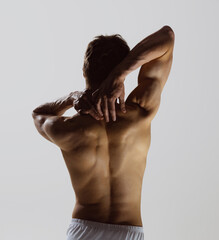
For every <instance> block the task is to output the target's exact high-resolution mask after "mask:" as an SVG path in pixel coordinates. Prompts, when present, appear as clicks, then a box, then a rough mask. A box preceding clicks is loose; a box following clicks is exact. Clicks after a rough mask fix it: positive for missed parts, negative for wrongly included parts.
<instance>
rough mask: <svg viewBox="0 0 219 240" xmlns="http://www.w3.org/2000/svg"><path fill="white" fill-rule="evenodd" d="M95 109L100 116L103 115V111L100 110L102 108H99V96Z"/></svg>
mask: <svg viewBox="0 0 219 240" xmlns="http://www.w3.org/2000/svg"><path fill="white" fill-rule="evenodd" d="M96 111H97V113H98V114H99V115H100V117H102V116H103V112H102V109H101V98H99V99H98V100H97V102H96Z"/></svg>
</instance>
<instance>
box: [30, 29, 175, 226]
mask: <svg viewBox="0 0 219 240" xmlns="http://www.w3.org/2000/svg"><path fill="white" fill-rule="evenodd" d="M174 38H175V37H174V32H173V30H172V29H171V28H170V27H169V26H164V27H162V28H161V29H160V30H158V31H157V32H155V33H153V34H151V35H149V36H148V37H146V38H145V39H143V40H142V41H141V42H140V43H138V44H137V45H136V46H135V47H134V48H133V49H132V50H131V51H130V53H129V54H128V56H127V57H126V58H125V59H124V60H123V61H122V62H121V63H120V64H119V65H118V66H117V67H116V68H115V69H114V70H113V71H112V73H111V74H110V75H109V77H107V79H106V80H105V81H104V82H103V83H102V85H101V86H100V87H99V89H92V90H91V89H89V86H87V88H86V89H87V92H82V93H81V92H71V93H70V94H69V95H67V96H65V97H63V98H60V99H58V100H57V101H55V102H50V103H46V104H43V105H40V106H39V107H38V108H36V109H35V110H34V111H33V113H32V116H33V118H34V123H35V126H36V128H37V130H38V131H39V133H40V134H41V135H42V136H43V137H45V138H46V139H47V140H49V141H51V142H53V143H54V144H56V145H57V146H58V147H59V148H60V150H61V152H62V155H63V158H64V160H65V163H66V166H67V168H68V171H69V174H70V178H71V182H72V186H73V189H74V192H75V197H76V203H75V206H74V209H73V213H72V217H73V218H79V219H86V220H91V221H97V222H103V223H110V224H121V225H133V226H143V224H142V219H141V192H142V180H143V176H144V172H145V167H146V159H147V154H148V150H149V146H150V141H151V122H152V119H153V118H154V117H155V115H156V113H157V111H158V108H159V105H160V99H161V93H162V90H163V88H164V85H165V83H166V81H167V78H168V76H169V73H170V69H171V65H172V59H173V49H174ZM138 67H141V68H140V72H139V75H138V86H137V87H136V88H135V89H134V90H133V91H132V92H131V93H130V94H129V96H128V97H127V99H126V101H125V105H124V103H123V99H124V80H125V77H126V76H127V75H128V74H129V73H130V72H132V71H134V70H135V69H137V68H138ZM89 97H90V100H89ZM117 98H119V99H120V103H119V104H118V103H117V102H116V99H117ZM91 99H92V100H91ZM83 101H84V103H83ZM85 102H86V104H87V105H86V104H85ZM80 103H81V104H80ZM85 105H86V107H85ZM76 106H77V107H76ZM71 107H75V108H76V110H77V111H78V112H79V113H77V114H75V115H74V116H72V117H66V116H62V115H63V114H64V112H65V111H66V110H67V109H69V108H71ZM124 108H125V109H126V111H124ZM101 114H102V115H103V116H104V118H103V117H101ZM109 117H111V119H112V120H114V121H110V118H109Z"/></svg>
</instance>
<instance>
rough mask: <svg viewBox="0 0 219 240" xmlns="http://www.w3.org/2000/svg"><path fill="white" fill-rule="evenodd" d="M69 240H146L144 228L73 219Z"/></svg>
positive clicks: (68, 231) (69, 229)
mask: <svg viewBox="0 0 219 240" xmlns="http://www.w3.org/2000/svg"><path fill="white" fill-rule="evenodd" d="M66 235H67V240H144V231H143V227H140V226H131V225H117V224H109V223H100V222H94V221H90V220H84V219H78V218H72V219H71V223H70V225H69V227H68V229H67V232H66Z"/></svg>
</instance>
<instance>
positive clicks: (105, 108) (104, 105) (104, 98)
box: [103, 96, 109, 122]
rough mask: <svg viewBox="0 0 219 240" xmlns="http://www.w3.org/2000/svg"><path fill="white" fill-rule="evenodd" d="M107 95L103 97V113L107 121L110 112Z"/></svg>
mask: <svg viewBox="0 0 219 240" xmlns="http://www.w3.org/2000/svg"><path fill="white" fill-rule="evenodd" d="M107 101H108V100H107V97H106V96H104V97H103V114H104V118H105V120H106V122H109V112H108V103H107Z"/></svg>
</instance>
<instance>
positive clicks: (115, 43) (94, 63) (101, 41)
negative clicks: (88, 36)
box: [83, 34, 130, 90]
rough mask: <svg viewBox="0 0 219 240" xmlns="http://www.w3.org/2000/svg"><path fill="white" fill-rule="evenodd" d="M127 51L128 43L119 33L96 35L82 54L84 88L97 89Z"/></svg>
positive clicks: (128, 49)
mask: <svg viewBox="0 0 219 240" xmlns="http://www.w3.org/2000/svg"><path fill="white" fill-rule="evenodd" d="M129 51H130V48H129V46H128V44H127V43H126V41H125V40H124V39H123V38H122V37H121V35H119V34H114V35H109V36H108V35H105V36H103V35H99V36H96V37H95V38H94V40H93V41H91V42H90V43H89V44H88V46H87V50H86V52H85V56H84V65H83V75H84V77H85V81H86V88H88V89H92V90H95V89H97V88H98V87H99V85H100V84H101V83H102V82H103V81H104V79H106V77H107V76H108V74H109V73H110V72H111V71H112V70H113V68H114V67H115V66H116V65H117V64H119V63H120V62H121V61H122V60H123V59H124V58H125V57H126V56H127V54H128V53H129Z"/></svg>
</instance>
